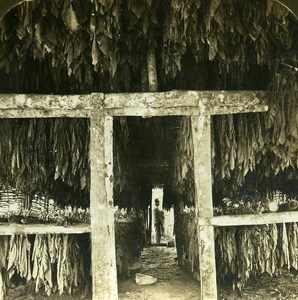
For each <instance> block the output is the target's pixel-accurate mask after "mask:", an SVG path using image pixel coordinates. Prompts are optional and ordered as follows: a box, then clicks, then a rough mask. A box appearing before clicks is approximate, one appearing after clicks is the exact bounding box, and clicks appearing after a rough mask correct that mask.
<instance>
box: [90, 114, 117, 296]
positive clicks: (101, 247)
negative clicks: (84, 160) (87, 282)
mask: <svg viewBox="0 0 298 300" xmlns="http://www.w3.org/2000/svg"><path fill="white" fill-rule="evenodd" d="M90 148H91V149H90V156H91V191H90V198H91V199H90V212H91V246H92V248H91V249H92V253H91V258H92V291H93V295H92V299H94V300H117V299H118V288H117V269H116V255H115V233H114V210H113V198H112V196H113V187H112V172H113V118H112V117H96V116H95V117H93V118H91V147H90Z"/></svg>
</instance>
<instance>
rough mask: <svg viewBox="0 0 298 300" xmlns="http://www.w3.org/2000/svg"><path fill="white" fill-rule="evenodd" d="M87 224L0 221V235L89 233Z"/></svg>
mask: <svg viewBox="0 0 298 300" xmlns="http://www.w3.org/2000/svg"><path fill="white" fill-rule="evenodd" d="M90 231H91V229H90V225H89V224H76V225H71V226H58V225H54V224H13V223H0V235H14V234H54V233H57V234H60V233H63V234H81V233H90Z"/></svg>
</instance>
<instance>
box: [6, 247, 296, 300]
mask: <svg viewBox="0 0 298 300" xmlns="http://www.w3.org/2000/svg"><path fill="white" fill-rule="evenodd" d="M175 257H176V252H175V248H168V247H150V248H145V249H144V251H143V253H142V256H141V260H140V263H138V264H137V265H138V266H139V269H136V270H135V272H140V273H142V274H146V275H151V276H155V277H156V278H157V280H158V281H157V283H155V284H153V285H149V286H139V285H137V284H136V283H135V280H134V274H132V276H131V278H128V279H126V280H119V283H118V285H119V300H168V299H169V300H170V299H171V300H172V299H173V300H192V299H197V300H198V299H199V298H200V288H199V286H200V284H199V282H198V281H197V280H195V279H194V278H192V277H191V276H190V275H189V274H188V273H186V272H185V271H184V270H183V269H181V268H180V267H179V266H178V265H177V262H176V261H175V260H174V258H175ZM218 294H219V295H218V299H220V300H236V299H243V300H272V299H273V300H284V299H292V300H294V299H296V300H298V276H297V275H294V274H292V273H288V272H285V273H284V274H283V275H282V276H279V277H270V276H266V275H264V276H262V277H261V278H258V279H257V280H255V282H253V283H251V284H250V285H248V286H247V287H245V288H243V290H242V291H241V293H240V292H239V291H233V290H232V288H231V287H228V286H221V287H220V288H219V293H218ZM27 299H28V300H42V299H49V300H54V299H57V300H58V299H61V300H70V299H75V300H79V299H91V297H90V295H89V296H87V297H80V296H67V295H63V296H61V297H60V296H58V295H51V296H50V297H47V296H46V295H45V294H42V293H39V294H35V293H34V288H33V289H32V288H26V289H25V288H24V287H18V288H14V289H12V290H11V291H10V293H9V296H8V297H7V298H6V300H27Z"/></svg>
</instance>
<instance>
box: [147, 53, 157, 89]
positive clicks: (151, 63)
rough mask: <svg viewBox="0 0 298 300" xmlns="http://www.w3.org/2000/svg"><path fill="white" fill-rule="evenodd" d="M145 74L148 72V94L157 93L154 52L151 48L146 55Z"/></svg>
mask: <svg viewBox="0 0 298 300" xmlns="http://www.w3.org/2000/svg"><path fill="white" fill-rule="evenodd" d="M147 72H148V89H149V92H157V90H158V84H157V72H156V60H155V50H154V48H153V47H151V48H149V49H148V53H147Z"/></svg>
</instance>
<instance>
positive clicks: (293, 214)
mask: <svg viewBox="0 0 298 300" xmlns="http://www.w3.org/2000/svg"><path fill="white" fill-rule="evenodd" d="M292 222H298V211H286V212H276V213H263V214H243V215H224V216H215V217H213V218H212V219H210V220H209V221H208V220H207V221H206V220H205V221H204V224H207V223H209V224H211V225H214V226H244V225H264V224H273V223H292Z"/></svg>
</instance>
